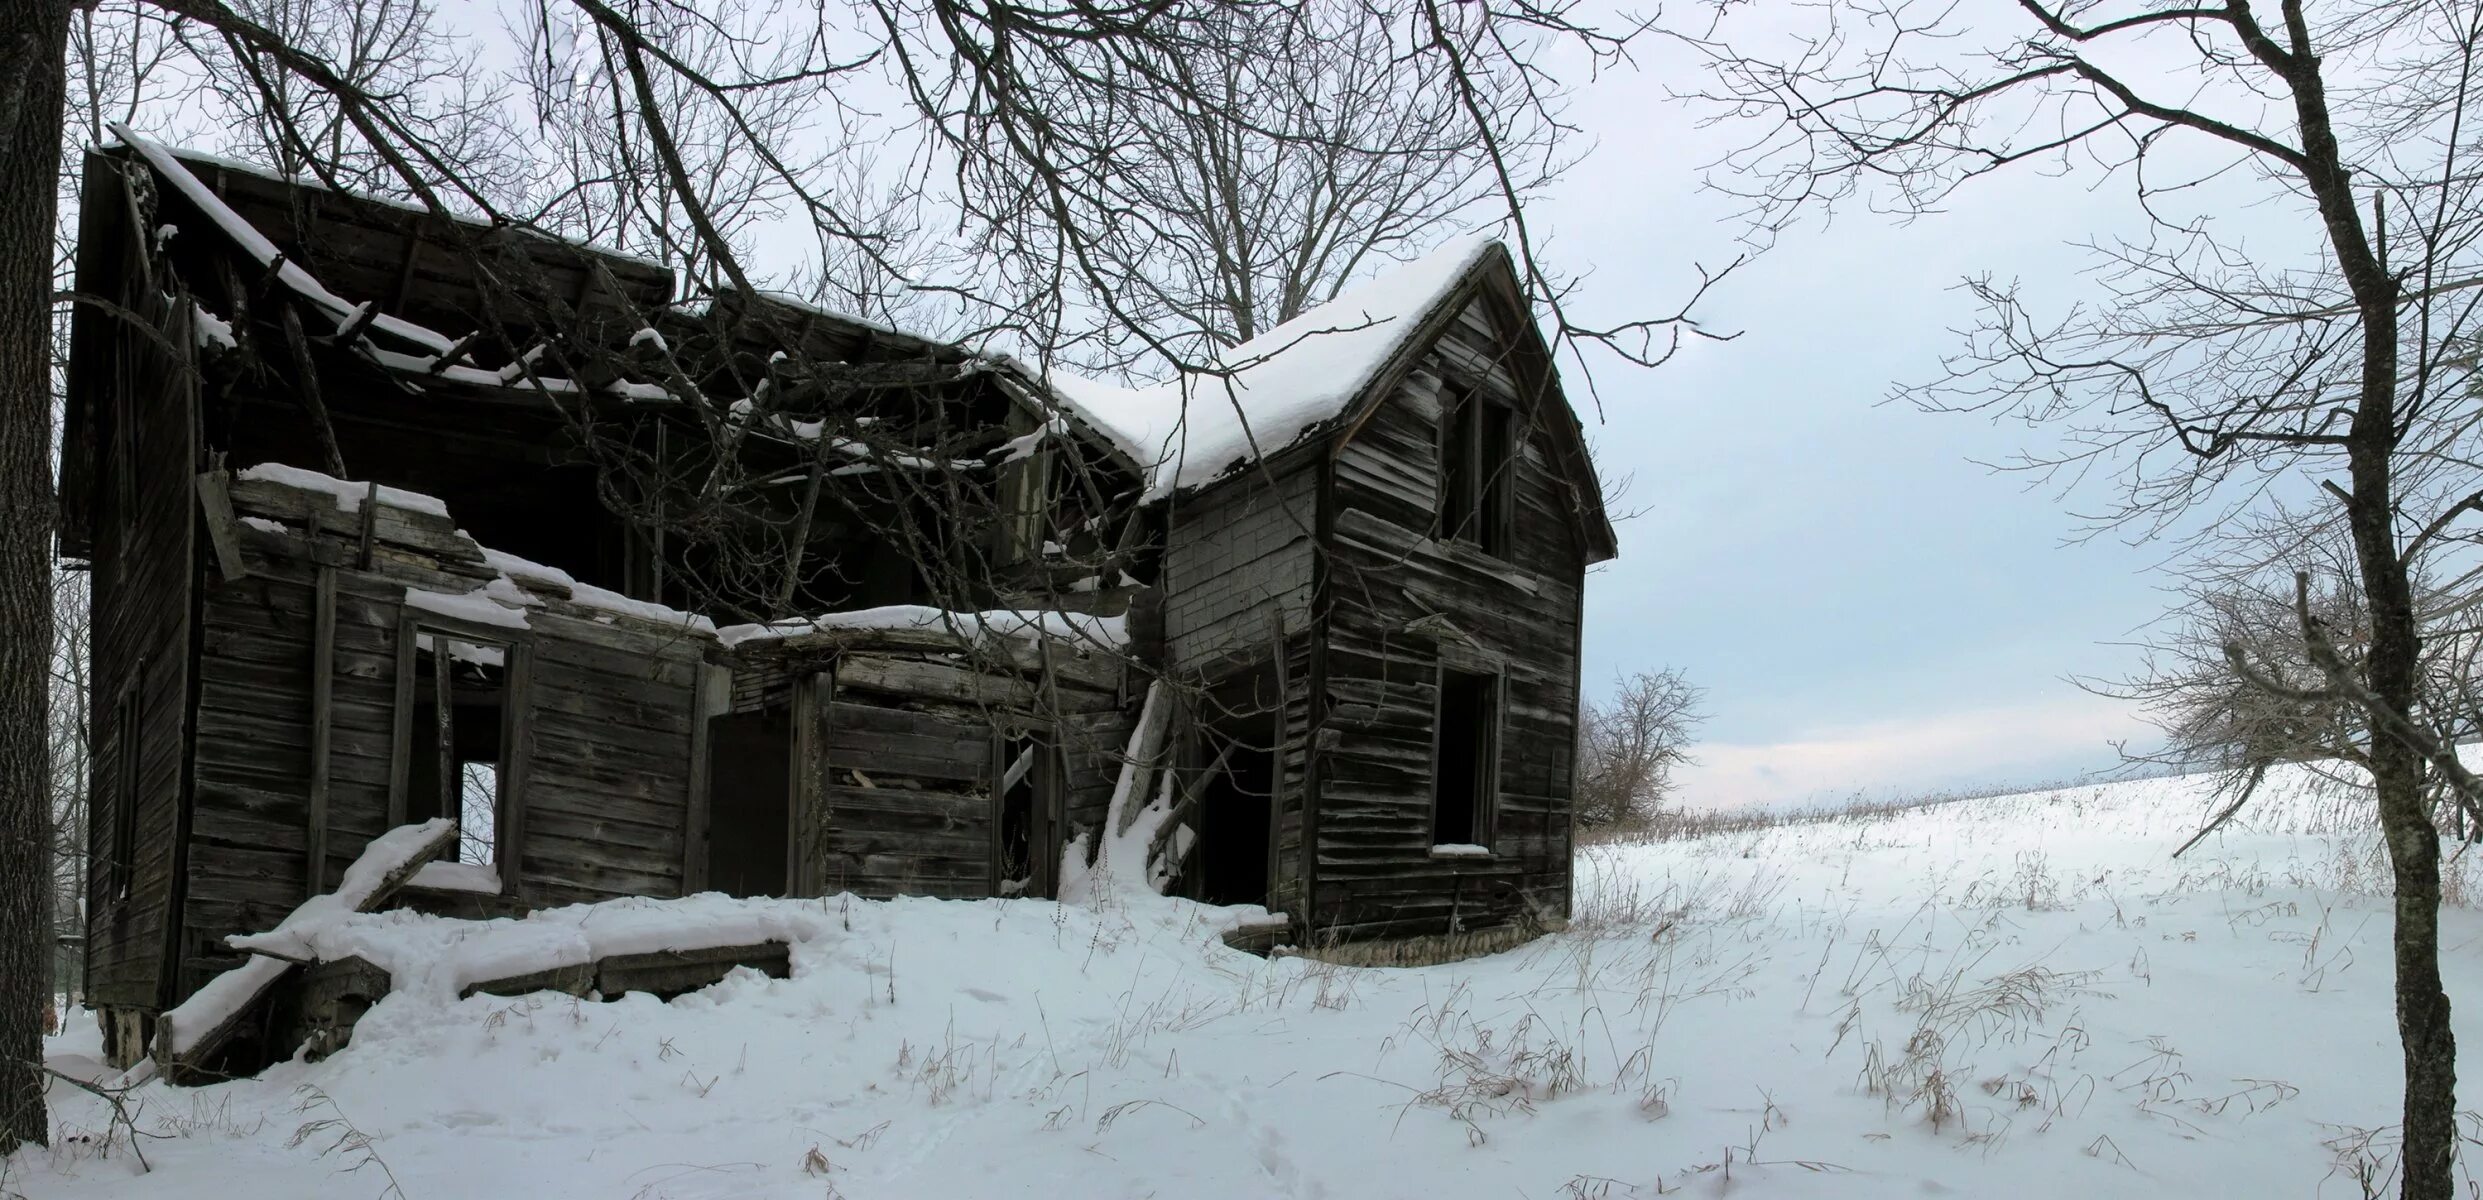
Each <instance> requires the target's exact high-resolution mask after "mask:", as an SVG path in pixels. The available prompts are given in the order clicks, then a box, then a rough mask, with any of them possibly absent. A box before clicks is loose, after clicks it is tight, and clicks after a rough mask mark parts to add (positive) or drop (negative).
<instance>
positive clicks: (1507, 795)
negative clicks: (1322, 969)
mask: <svg viewBox="0 0 2483 1200" xmlns="http://www.w3.org/2000/svg"><path fill="white" fill-rule="evenodd" d="M1513 333H1523V330H1522V329H1513V322H1512V321H1511V319H1510V314H1503V313H1498V312H1496V311H1495V310H1494V308H1493V306H1492V302H1491V301H1489V300H1484V299H1478V300H1475V301H1473V302H1472V303H1470V304H1469V305H1468V306H1467V307H1466V308H1465V309H1464V310H1463V311H1462V312H1461V313H1460V314H1459V315H1458V318H1457V320H1456V321H1455V322H1453V323H1452V324H1450V325H1448V327H1447V328H1446V331H1445V332H1443V333H1442V334H1441V335H1440V336H1439V338H1438V339H1437V341H1436V342H1434V343H1433V344H1432V345H1430V346H1429V347H1426V348H1424V349H1423V350H1422V352H1421V354H1420V356H1419V357H1418V358H1417V359H1416V360H1415V361H1414V363H1413V365H1412V367H1411V369H1410V370H1408V371H1407V372H1406V374H1405V376H1404V378H1403V379H1402V381H1401V382H1399V383H1397V384H1396V386H1395V387H1394V388H1393V389H1392V390H1391V391H1389V392H1388V393H1387V394H1386V395H1385V396H1384V397H1383V398H1382V399H1380V400H1379V402H1378V403H1377V405H1376V407H1375V408H1373V409H1372V410H1371V411H1370V412H1369V414H1368V415H1367V416H1366V417H1365V418H1364V419H1363V420H1362V421H1361V423H1360V424H1359V425H1358V426H1356V427H1355V428H1354V429H1353V430H1352V431H1351V433H1350V435H1349V436H1348V437H1347V439H1346V440H1345V441H1344V442H1343V443H1342V444H1341V445H1340V446H1339V447H1338V448H1337V449H1336V450H1335V452H1334V457H1333V471H1334V481H1333V484H1332V493H1331V496H1330V499H1329V504H1330V505H1331V506H1332V511H1331V514H1330V528H1331V533H1330V537H1329V539H1328V541H1327V543H1326V545H1325V549H1326V552H1327V557H1326V568H1327V570H1326V578H1325V580H1324V583H1323V589H1324V595H1323V599H1324V606H1325V624H1324V632H1325V637H1324V641H1323V644H1322V646H1321V655H1322V662H1321V666H1320V670H1321V678H1322V684H1323V687H1322V691H1323V695H1324V699H1325V701H1326V703H1327V711H1326V713H1325V714H1324V728H1325V729H1326V730H1327V731H1328V733H1327V735H1326V736H1325V737H1324V738H1323V739H1322V743H1321V745H1322V750H1321V753H1320V761H1319V773H1318V779H1317V784H1316V786H1317V789H1318V791H1317V813H1316V817H1315V820H1316V830H1317V853H1316V855H1315V858H1314V861H1313V865H1312V868H1311V869H1312V873H1313V877H1314V879H1315V881H1316V889H1317V894H1316V896H1315V898H1314V903H1313V904H1312V906H1311V923H1312V925H1313V929H1312V934H1313V936H1314V937H1316V938H1320V939H1322V940H1325V939H1329V938H1334V939H1337V940H1354V939H1362V938H1373V937H1401V936H1412V935H1420V934H1436V933H1448V932H1459V931H1464V930H1470V929H1475V928H1480V927H1487V926H1492V925H1499V924H1506V923H1509V922H1511V921H1514V920H1517V919H1519V917H1520V916H1521V915H1522V914H1523V913H1524V912H1525V910H1527V909H1528V908H1531V909H1533V910H1534V911H1535V912H1537V913H1541V914H1545V915H1553V916H1557V915H1561V914H1564V913H1565V912H1566V911H1567V902H1568V889H1569V852H1570V846H1569V817H1570V799H1571V793H1570V787H1571V780H1572V772H1573V763H1572V761H1571V760H1572V757H1573V754H1574V747H1575V745H1576V737H1577V700H1578V697H1577V678H1578V657H1577V635H1578V617H1579V610H1578V600H1579V587H1580V584H1581V582H1582V580H1583V575H1584V570H1585V552H1584V547H1583V545H1582V539H1581V538H1580V536H1579V534H1578V525H1577V519H1576V516H1575V515H1574V514H1575V513H1576V512H1577V511H1578V509H1577V505H1578V503H1579V501H1578V498H1577V497H1576V496H1575V495H1574V494H1573V493H1572V491H1571V489H1572V487H1573V486H1574V485H1573V483H1572V482H1571V481H1570V479H1569V477H1567V476H1565V475H1564V474H1563V473H1561V472H1559V471H1558V470H1556V469H1555V468H1554V459H1553V455H1552V453H1551V450H1550V438H1549V436H1548V432H1549V425H1548V422H1551V421H1567V420H1571V419H1572V418H1571V417H1570V415H1569V413H1568V411H1567V410H1566V408H1565V407H1561V406H1559V405H1557V404H1556V403H1555V404H1552V405H1549V406H1548V407H1549V408H1550V410H1551V411H1548V412H1539V411H1532V410H1533V409H1534V408H1536V407H1537V406H1536V404H1535V397H1534V396H1533V395H1531V394H1528V393H1526V392H1523V391H1521V386H1520V374H1519V372H1517V371H1515V370H1513V369H1512V360H1511V353H1512V351H1511V347H1512V346H1514V345H1516V344H1517V342H1516V338H1515V336H1512V334H1513ZM1452 384H1453V385H1454V386H1460V387H1471V388H1479V389H1482V390H1483V391H1485V392H1487V393H1489V394H1491V395H1494V396H1496V397H1498V398H1500V399H1501V400H1503V401H1505V402H1508V403H1510V404H1514V405H1516V406H1518V409H1519V411H1520V412H1521V413H1523V414H1527V415H1529V416H1530V417H1531V420H1529V421H1527V422H1525V423H1523V424H1521V426H1520V429H1519V433H1518V435H1517V436H1516V438H1515V439H1514V441H1515V443H1516V446H1515V449H1516V453H1515V455H1514V457H1513V459H1512V461H1511V462H1510V464H1509V469H1511V470H1512V471H1513V472H1514V476H1513V479H1512V481H1511V482H1512V492H1513V503H1514V505H1515V510H1514V514H1513V536H1512V537H1511V538H1510V539H1509V544H1508V547H1507V550H1506V554H1505V556H1494V555H1491V554H1487V553H1485V552H1483V551H1482V550H1481V549H1479V548H1477V547H1476V546H1474V545H1471V544H1467V543H1462V542H1452V541H1444V540H1441V539H1438V538H1435V537H1434V536H1433V530H1434V526H1435V518H1436V514H1437V513H1438V510H1439V506H1440V492H1439V479H1440V461H1439V456H1440V445H1441V418H1442V413H1441V404H1442V395H1443V389H1444V387H1446V386H1450V385H1452ZM1437 619H1444V620H1445V622H1446V624H1447V625H1449V626H1453V627H1454V628H1455V629H1456V630H1458V631H1460V632H1461V633H1462V634H1463V635H1464V636H1463V638H1462V639H1454V640H1452V642H1451V645H1452V650H1451V651H1449V653H1450V654H1452V655H1456V656H1459V657H1461V658H1462V659H1463V660H1464V661H1465V662H1466V663H1467V664H1468V665H1473V664H1475V663H1477V662H1482V663H1489V664H1492V665H1493V666H1494V667H1496V669H1498V670H1499V671H1500V672H1501V673H1502V674H1503V678H1504V681H1505V682H1504V686H1503V693H1502V695H1503V706H1504V708H1503V714H1502V722H1503V724H1502V733H1501V739H1500V755H1499V772H1498V774H1499V778H1498V780H1497V791H1498V797H1497V802H1496V805H1495V807H1496V810H1497V814H1496V815H1497V819H1496V822H1495V824H1494V827H1493V828H1492V830H1491V836H1490V838H1489V844H1490V849H1491V851H1492V854H1491V856H1490V857H1489V858H1488V859H1479V860H1478V859H1466V858H1452V857H1435V856H1434V855H1433V853H1432V849H1431V847H1432V830H1431V796H1432V773H1433V753H1434V750H1433V729H1434V725H1435V721H1436V718H1435V713H1436V710H1437V696H1436V687H1435V680H1436V678H1437V673H1438V670H1439V667H1440V665H1441V661H1442V658H1443V650H1442V642H1441V637H1440V634H1439V632H1438V630H1439V629H1440V627H1441V622H1440V620H1437ZM1418 623H1420V624H1418Z"/></svg>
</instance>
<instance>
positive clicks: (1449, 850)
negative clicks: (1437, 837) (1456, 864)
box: [1431, 842, 1492, 858]
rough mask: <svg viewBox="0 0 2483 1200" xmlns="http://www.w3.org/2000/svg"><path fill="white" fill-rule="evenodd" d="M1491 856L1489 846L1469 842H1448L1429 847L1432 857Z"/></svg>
mask: <svg viewBox="0 0 2483 1200" xmlns="http://www.w3.org/2000/svg"><path fill="white" fill-rule="evenodd" d="M1491 856H1492V848H1491V847H1489V846H1477V845H1474V844H1472V843H1470V842H1449V843H1446V844H1443V845H1438V846H1433V847H1432V848H1431V857H1433V858H1490V857H1491Z"/></svg>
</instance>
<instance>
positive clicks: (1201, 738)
mask: <svg viewBox="0 0 2483 1200" xmlns="http://www.w3.org/2000/svg"><path fill="white" fill-rule="evenodd" d="M1281 703H1282V699H1281V698H1280V697H1278V696H1277V695H1276V694H1275V680H1274V677H1273V675H1272V674H1270V673H1253V674H1252V675H1249V676H1245V677H1244V678H1242V679H1240V680H1237V681H1234V682H1233V683H1231V684H1228V685H1226V686H1223V687H1219V688H1217V689H1215V691H1214V692H1213V693H1212V694H1211V695H1210V696H1209V699H1208V711H1207V713H1205V714H1203V715H1204V716H1205V717H1206V718H1207V719H1206V720H1205V722H1204V723H1203V724H1201V725H1200V726H1199V729H1198V737H1197V741H1196V743H1195V746H1194V750H1193V752H1194V753H1195V754H1196V755H1197V759H1196V761H1197V762H1198V763H1199V764H1200V765H1201V767H1202V768H1204V770H1203V774H1202V775H1201V777H1200V779H1199V784H1198V786H1199V787H1200V792H1199V800H1198V835H1199V836H1198V842H1199V844H1198V864H1197V871H1198V898H1199V899H1200V900H1203V901H1205V902H1207V903H1209V904H1260V905H1264V904H1266V903H1267V900H1268V890H1269V887H1270V884H1271V877H1272V876H1273V874H1274V868H1275V863H1276V846H1275V817H1276V808H1275V804H1276V743H1277V737H1276V730H1277V708H1278V706H1279V705H1280V704H1281Z"/></svg>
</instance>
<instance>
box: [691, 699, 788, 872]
mask: <svg viewBox="0 0 2483 1200" xmlns="http://www.w3.org/2000/svg"><path fill="white" fill-rule="evenodd" d="M707 746H708V751H707V756H708V766H707V779H708V801H707V886H708V887H710V888H713V889H715V890H716V891H719V892H723V893H725V894H726V895H729V896H782V895H784V894H785V888H786V883H787V880H786V877H785V865H786V853H787V846H788V845H789V844H790V842H791V840H792V839H791V830H792V816H793V710H792V708H791V707H790V706H787V705H782V704H779V705H775V706H773V707H769V708H764V709H760V710H758V711H755V712H739V713H727V714H724V715H721V716H717V717H715V718H713V719H712V720H711V721H710V722H709V723H708V726H707Z"/></svg>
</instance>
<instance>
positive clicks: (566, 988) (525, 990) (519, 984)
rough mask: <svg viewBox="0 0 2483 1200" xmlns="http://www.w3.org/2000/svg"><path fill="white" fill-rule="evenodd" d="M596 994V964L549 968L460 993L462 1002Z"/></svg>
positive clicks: (473, 986)
mask: <svg viewBox="0 0 2483 1200" xmlns="http://www.w3.org/2000/svg"><path fill="white" fill-rule="evenodd" d="M593 990H595V964H593V963H591V962H584V963H577V964H575V965H573V966H566V967H547V968H545V969H543V970H540V971H528V972H526V973H525V974H523V975H511V976H509V977H508V978H506V979H488V980H484V981H483V982H481V983H469V984H467V985H466V986H465V987H463V988H461V989H459V990H458V992H457V998H458V999H460V1000H463V999H465V998H466V997H468V996H524V995H528V994H531V993H534V992H565V993H567V994H569V995H572V996H583V995H585V994H587V993H588V992H591V991H593Z"/></svg>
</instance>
